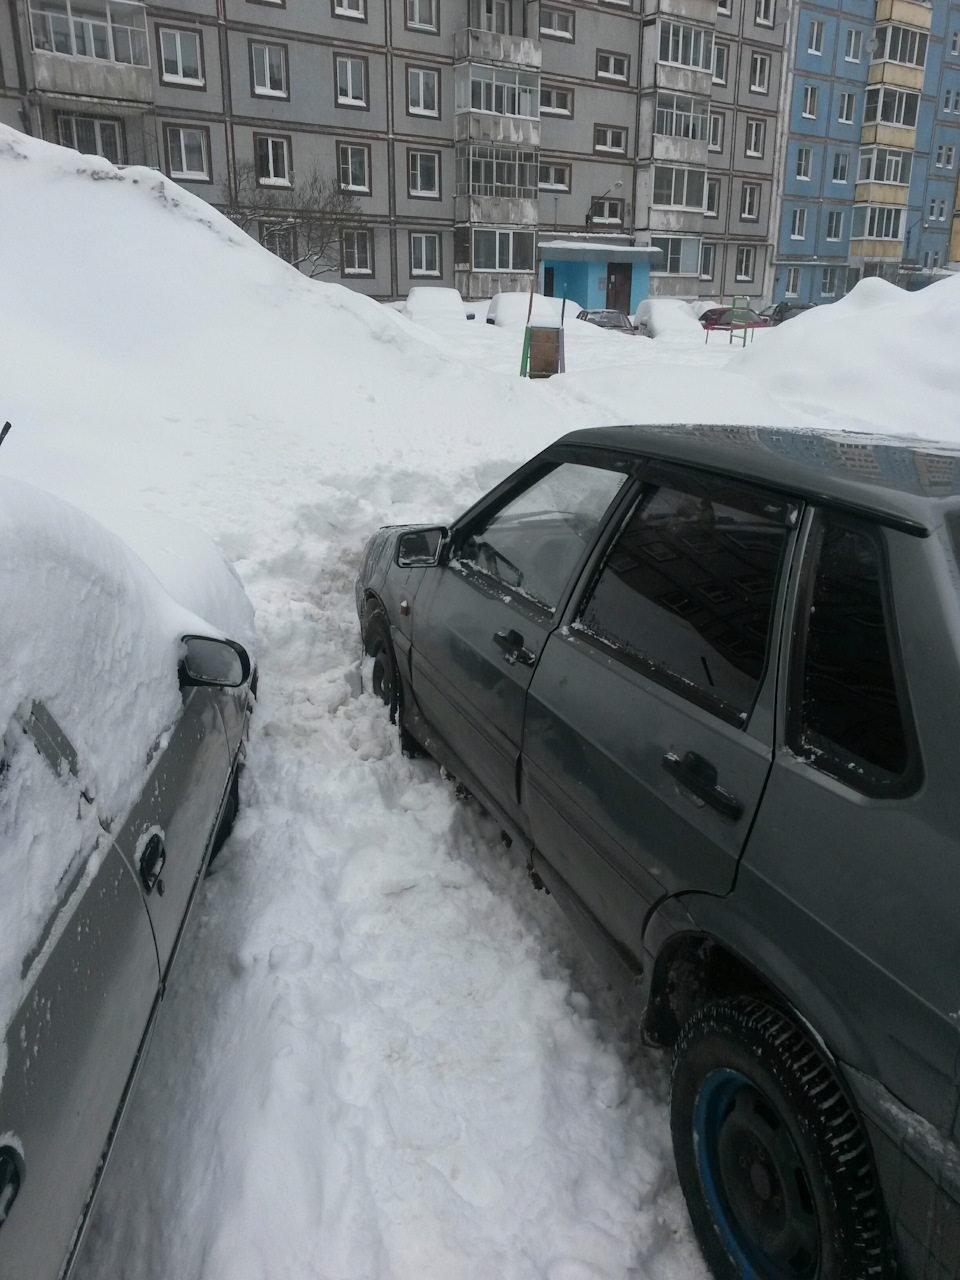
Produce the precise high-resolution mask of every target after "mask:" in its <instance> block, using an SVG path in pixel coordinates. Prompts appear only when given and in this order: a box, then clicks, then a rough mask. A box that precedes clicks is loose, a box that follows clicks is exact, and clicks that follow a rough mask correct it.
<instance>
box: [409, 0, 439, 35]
mask: <svg viewBox="0 0 960 1280" xmlns="http://www.w3.org/2000/svg"><path fill="white" fill-rule="evenodd" d="M424 3H429V4H431V5H432V6H433V22H431V23H428V22H413V21H411V19H410V10H411V8H412V7H413V6H415V5H421V4H424ZM403 25H404V26H405V27H406V29H407V30H408V31H422V32H425V33H426V34H427V35H437V36H438V35H439V34H440V0H404V5H403Z"/></svg>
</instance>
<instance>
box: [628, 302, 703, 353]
mask: <svg viewBox="0 0 960 1280" xmlns="http://www.w3.org/2000/svg"><path fill="white" fill-rule="evenodd" d="M633 322H634V324H635V325H636V326H637V328H638V329H643V330H644V331H645V332H646V333H648V334H649V335H650V336H651V337H653V338H659V339H660V340H661V341H663V342H670V343H675V344H677V345H681V344H682V345H683V346H693V345H697V346H700V345H702V344H703V330H702V329H701V328H700V326H699V324H698V323H697V319H696V317H695V316H694V314H693V312H692V311H691V310H690V306H689V304H688V303H686V302H684V301H683V299H682V298H644V300H643V301H642V302H641V303H640V305H639V306H638V307H637V310H636V314H635V315H634V317H633Z"/></svg>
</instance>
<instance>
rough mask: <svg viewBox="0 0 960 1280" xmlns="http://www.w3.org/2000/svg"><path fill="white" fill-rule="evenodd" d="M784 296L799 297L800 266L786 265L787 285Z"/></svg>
mask: <svg viewBox="0 0 960 1280" xmlns="http://www.w3.org/2000/svg"><path fill="white" fill-rule="evenodd" d="M785 293H786V296H787V297H788V298H799V297H800V268H799V267H787V287H786V291H785Z"/></svg>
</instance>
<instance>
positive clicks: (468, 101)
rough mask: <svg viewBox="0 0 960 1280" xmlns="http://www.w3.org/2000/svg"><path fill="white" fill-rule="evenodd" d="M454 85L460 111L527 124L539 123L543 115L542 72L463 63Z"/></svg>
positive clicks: (456, 73) (456, 104)
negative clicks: (502, 117)
mask: <svg viewBox="0 0 960 1280" xmlns="http://www.w3.org/2000/svg"><path fill="white" fill-rule="evenodd" d="M430 74H432V75H436V73H435V72H431V73H430ZM454 84H455V87H456V101H455V106H456V110H457V111H485V112H488V113H490V114H491V115H497V116H517V117H520V119H523V120H536V119H537V118H538V116H539V114H540V75H539V72H536V71H522V70H520V69H519V68H517V67H488V66H481V65H479V64H475V63H469V64H468V63H462V64H461V65H460V66H459V67H457V68H456V70H455V72H454Z"/></svg>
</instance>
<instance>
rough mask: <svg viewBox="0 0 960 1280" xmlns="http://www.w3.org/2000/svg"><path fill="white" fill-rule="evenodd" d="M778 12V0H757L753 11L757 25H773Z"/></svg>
mask: <svg viewBox="0 0 960 1280" xmlns="http://www.w3.org/2000/svg"><path fill="white" fill-rule="evenodd" d="M776 14H777V6H776V0H756V4H755V6H754V11H753V25H754V26H755V27H772V26H774V24H775V19H776Z"/></svg>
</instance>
